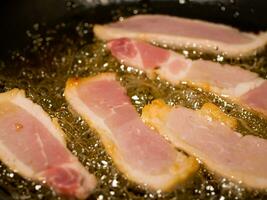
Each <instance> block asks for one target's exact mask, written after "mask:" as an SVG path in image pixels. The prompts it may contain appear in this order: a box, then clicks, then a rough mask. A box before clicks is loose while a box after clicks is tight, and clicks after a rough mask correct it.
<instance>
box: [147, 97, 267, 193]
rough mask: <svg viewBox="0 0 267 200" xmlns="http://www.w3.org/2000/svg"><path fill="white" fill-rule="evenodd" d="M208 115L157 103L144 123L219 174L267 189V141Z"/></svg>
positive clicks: (148, 108)
mask: <svg viewBox="0 0 267 200" xmlns="http://www.w3.org/2000/svg"><path fill="white" fill-rule="evenodd" d="M203 113H207V112H203V111H202V112H199V111H194V110H191V109H188V108H184V107H176V108H174V107H169V106H167V105H166V104H165V103H164V102H163V101H161V100H155V101H154V102H152V104H150V105H147V106H145V107H144V109H143V113H142V118H143V120H144V121H145V122H146V123H148V124H150V125H152V126H153V127H155V128H156V129H157V130H158V131H159V133H160V134H161V135H163V136H165V137H167V138H168V139H169V140H170V141H171V142H172V143H173V144H174V145H175V146H176V147H178V148H180V149H182V150H184V151H186V152H187V153H189V154H191V155H194V156H196V157H198V158H199V159H200V160H201V161H202V162H203V163H204V164H205V165H206V166H207V167H208V168H210V169H211V170H213V171H215V172H217V173H218V174H220V175H222V176H225V177H228V178H230V179H233V180H235V181H238V182H239V181H241V182H242V183H244V184H245V185H247V186H250V187H254V188H262V189H263V188H267V160H266V155H267V141H266V140H265V139H262V138H259V137H256V136H253V135H246V136H242V135H241V134H240V133H238V132H235V131H233V130H232V129H231V128H229V127H228V126H227V125H226V124H227V123H222V122H221V121H219V120H217V119H219V118H217V119H216V118H215V119H214V118H213V117H210V116H209V115H205V114H204V115H203Z"/></svg>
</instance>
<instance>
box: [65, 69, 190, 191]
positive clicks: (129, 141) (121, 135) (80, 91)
mask: <svg viewBox="0 0 267 200" xmlns="http://www.w3.org/2000/svg"><path fill="white" fill-rule="evenodd" d="M65 96H66V98H67V100H68V101H69V102H70V104H71V106H72V107H73V108H74V109H75V110H76V111H78V113H80V114H81V115H83V117H84V118H85V119H87V121H88V122H89V124H91V125H92V126H93V127H94V128H96V129H97V130H98V132H99V134H100V136H101V138H102V141H103V142H104V145H105V147H106V149H107V150H108V152H109V154H110V155H111V156H112V158H113V161H114V162H115V164H116V165H117V167H118V168H119V169H120V170H121V171H122V172H124V173H125V175H126V176H127V177H128V178H130V179H132V180H133V181H135V182H137V183H141V184H147V185H148V186H149V187H150V188H153V189H165V188H167V187H168V188H169V187H170V184H171V185H172V184H174V183H175V182H177V180H179V178H178V179H177V177H179V176H185V177H187V174H188V173H189V172H191V171H192V166H191V164H190V165H189V164H188V163H189V161H188V158H187V157H186V156H185V155H183V154H182V153H178V152H176V151H175V149H174V148H173V147H172V146H171V145H170V144H169V143H168V142H167V141H166V140H165V139H164V138H162V137H161V136H160V135H159V134H157V133H156V132H155V131H153V130H151V129H150V128H149V127H147V126H146V125H145V124H144V123H143V122H142V121H141V119H140V117H139V115H138V113H137V112H136V110H135V109H134V107H133V106H132V104H131V101H130V99H129V97H128V96H127V94H126V91H125V89H124V88H123V87H122V86H121V85H120V83H119V82H117V81H116V80H115V75H114V74H102V75H99V76H96V77H94V78H87V79H81V80H70V81H68V83H67V87H66V90H65ZM111 147H112V149H110V148H111ZM177 157H179V159H181V160H184V163H180V162H181V161H179V162H178V161H177ZM190 162H191V161H190ZM176 164H178V165H179V166H180V167H178V168H177V169H173V170H170V169H171V168H172V167H173V166H174V165H176ZM183 168H185V170H183ZM181 169H182V170H183V172H181ZM177 170H178V171H177ZM180 172H181V174H180Z"/></svg>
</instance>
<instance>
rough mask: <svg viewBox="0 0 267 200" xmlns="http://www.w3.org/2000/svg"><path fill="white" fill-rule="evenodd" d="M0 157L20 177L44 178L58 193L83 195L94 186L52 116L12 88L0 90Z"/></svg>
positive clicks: (21, 92) (92, 178)
mask: <svg viewBox="0 0 267 200" xmlns="http://www.w3.org/2000/svg"><path fill="white" fill-rule="evenodd" d="M0 127H1V130H0V159H1V160H2V161H3V162H4V163H5V164H6V165H7V166H8V167H10V168H11V169H12V170H14V171H15V172H18V173H19V174H20V175H22V176H23V177H24V178H27V179H31V180H35V181H44V182H46V183H47V184H48V185H49V186H50V187H52V188H53V189H54V190H55V191H56V192H57V193H58V194H61V195H63V196H68V197H75V198H79V199H84V198H86V197H87V196H88V195H89V194H90V193H91V192H92V190H93V189H94V187H95V186H96V179H95V177H94V176H93V175H92V174H90V173H89V172H88V171H87V170H86V169H85V168H84V167H83V166H82V165H81V164H80V162H79V161H78V159H77V158H76V157H75V156H73V155H72V154H71V152H70V151H69V150H68V149H67V147H66V143H65V139H64V133H63V132H62V130H61V129H60V127H59V125H58V124H57V122H56V120H55V119H53V121H52V120H51V119H50V117H49V116H48V115H47V113H45V111H43V109H42V108H41V107H40V106H39V105H37V104H35V103H33V102H32V101H31V100H29V99H27V98H26V97H25V94H24V91H23V90H19V89H13V90H11V91H8V92H5V93H1V94H0Z"/></svg>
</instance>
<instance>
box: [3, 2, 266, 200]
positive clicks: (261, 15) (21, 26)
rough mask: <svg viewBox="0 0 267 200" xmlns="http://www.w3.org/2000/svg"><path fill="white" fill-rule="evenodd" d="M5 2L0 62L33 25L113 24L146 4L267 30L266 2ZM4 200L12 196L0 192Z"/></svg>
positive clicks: (150, 7) (155, 8) (25, 41)
mask: <svg viewBox="0 0 267 200" xmlns="http://www.w3.org/2000/svg"><path fill="white" fill-rule="evenodd" d="M102 2H107V1H100V0H99V1H98V0H88V1H82V0H80V1H66V0H57V1H55V0H45V1H43V0H23V1H16V0H9V1H8V0H4V1H2V2H1V6H0V27H1V31H0V44H1V47H0V58H4V57H5V56H7V55H8V54H9V52H11V51H12V50H15V49H20V48H23V47H24V46H25V45H27V44H28V43H29V42H30V40H29V38H28V37H27V34H26V30H28V29H30V28H32V26H33V24H36V23H38V24H43V25H44V26H47V27H49V26H53V25H55V24H57V23H59V22H61V21H66V20H72V19H74V18H78V19H83V18H84V17H85V18H86V20H87V21H89V22H92V23H105V22H109V21H111V15H110V10H112V9H115V8H117V7H118V6H121V5H123V6H124V7H125V8H127V7H129V6H135V5H139V4H144V5H145V6H146V8H147V9H148V10H151V11H150V12H151V13H163V14H170V15H177V16H183V17H188V18H198V19H204V20H208V21H213V22H221V23H224V24H229V25H232V26H235V27H238V28H240V29H242V30H248V31H254V32H258V31H260V30H266V29H267V17H266V11H267V1H263V0H254V1H251V0H190V1H189V0H162V1H160V0H150V1H149V0H146V1H134V0H128V1H127V0H124V1H123V0H111V1H109V2H108V4H106V3H105V4H103V3H102ZM0 199H1V200H2V199H3V200H9V199H11V198H10V197H9V195H8V194H7V193H6V192H5V191H4V190H1V189H0Z"/></svg>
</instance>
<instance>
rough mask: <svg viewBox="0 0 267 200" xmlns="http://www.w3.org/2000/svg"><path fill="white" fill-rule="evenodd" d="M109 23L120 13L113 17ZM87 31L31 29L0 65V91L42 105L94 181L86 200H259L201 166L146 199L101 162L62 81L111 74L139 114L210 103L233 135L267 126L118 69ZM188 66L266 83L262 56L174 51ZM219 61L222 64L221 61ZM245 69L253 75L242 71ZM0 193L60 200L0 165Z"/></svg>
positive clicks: (196, 94) (82, 26)
mask: <svg viewBox="0 0 267 200" xmlns="http://www.w3.org/2000/svg"><path fill="white" fill-rule="evenodd" d="M113 12H114V13H113V14H114V19H118V18H119V16H120V17H121V16H123V14H124V12H125V11H122V10H119V9H118V10H116V11H113ZM138 12H145V9H144V8H141V9H136V8H132V9H129V10H127V15H129V13H132V14H137V13H138ZM91 31H92V24H90V23H88V22H86V21H84V20H78V21H74V22H71V23H61V24H58V25H57V26H55V27H54V28H53V29H49V30H46V32H45V33H41V31H39V26H38V25H35V26H34V28H33V30H31V31H28V32H27V34H28V35H29V37H31V39H32V45H30V46H29V47H28V48H26V49H25V50H24V51H20V52H13V54H12V57H11V59H9V60H5V61H2V62H1V63H0V89H1V91H2V92H3V91H7V90H10V89H12V88H14V87H18V88H21V89H24V90H25V91H26V92H27V95H28V97H29V98H30V99H32V100H33V101H34V102H36V103H37V104H39V105H41V106H42V107H43V108H44V110H45V111H46V112H48V113H49V115H50V116H51V117H57V118H58V119H59V122H60V125H61V127H62V129H63V130H64V132H65V133H66V136H67V137H66V138H67V145H68V148H69V149H70V150H71V151H72V153H73V154H74V155H75V156H77V157H78V158H79V160H80V161H81V162H82V163H83V165H84V166H85V167H86V168H87V169H88V170H89V171H90V172H92V173H94V174H95V175H96V177H97V179H98V180H99V184H98V186H97V188H96V190H95V192H94V193H93V194H92V195H91V196H90V199H98V200H102V199H220V200H224V199H265V198H267V191H257V190H250V189H246V188H244V187H242V186H241V185H240V184H238V183H233V182H231V181H229V180H227V179H224V178H220V177H217V176H216V175H215V174H213V173H212V172H210V171H208V170H207V169H206V168H205V167H204V166H201V168H200V170H199V171H198V172H197V174H196V175H195V176H194V177H193V178H192V179H191V180H189V181H187V182H186V183H185V184H183V185H181V186H177V189H175V190H174V191H173V192H170V193H163V192H161V191H156V192H149V191H146V190H144V189H142V187H140V186H138V185H136V184H134V183H132V182H130V181H128V180H126V179H125V178H124V176H123V175H122V174H121V173H120V172H119V171H118V170H117V169H116V167H115V166H114V165H113V163H112V160H111V158H110V157H109V156H108V155H107V154H106V152H105V149H104V148H103V146H102V144H101V142H100V141H99V138H98V136H97V133H96V132H95V131H93V130H92V129H90V127H88V125H87V124H86V122H85V121H84V120H83V119H82V118H81V117H79V116H78V115H77V114H75V113H74V112H72V110H71V109H70V108H69V107H68V104H67V103H66V101H65V99H64V96H63V91H64V86H65V82H66V80H67V79H68V78H69V77H74V76H75V77H83V76H92V75H95V74H98V73H100V72H106V71H112V72H116V73H117V77H118V80H120V81H121V84H122V85H124V86H125V87H126V88H127V91H128V95H129V97H130V98H131V100H132V103H133V105H134V106H135V107H136V109H137V111H138V112H139V113H140V112H141V110H142V108H143V107H144V106H145V105H146V104H147V103H149V102H151V101H152V100H153V99H156V98H163V99H164V100H165V101H166V102H168V103H169V104H170V105H182V106H186V107H188V108H192V109H198V108H200V107H201V106H202V105H203V104H204V103H206V102H213V103H215V104H216V105H218V106H220V108H221V109H222V110H223V111H224V112H225V113H227V114H229V115H231V116H234V117H236V118H237V119H238V122H239V125H238V128H237V129H238V131H239V132H241V133H242V134H244V135H245V134H254V135H257V136H259V137H263V138H267V129H266V126H267V120H266V119H265V118H264V117H262V116H260V115H258V114H256V113H253V112H251V111H249V110H244V109H243V108H242V107H240V106H238V105H236V104H234V103H233V102H229V101H227V100H226V99H223V98H221V97H219V96H216V95H214V94H212V93H208V92H205V91H202V90H201V89H200V88H192V87H190V86H188V85H187V84H185V83H182V84H180V85H178V86H172V85H170V84H169V83H168V82H166V81H163V80H160V78H159V77H158V78H156V79H154V80H150V79H148V78H147V77H146V75H145V74H144V73H143V72H141V71H138V70H136V69H134V68H132V67H131V66H125V65H121V64H119V63H118V62H117V61H116V60H115V59H114V58H112V57H111V56H110V54H109V53H108V52H107V51H106V50H105V45H104V44H103V43H102V42H100V41H97V40H95V39H93V40H92V39H91V38H92V32H91ZM181 52H182V53H184V54H185V56H188V57H190V58H198V57H203V58H207V59H217V58H218V56H219V60H218V59H217V61H219V62H222V63H223V62H231V63H239V64H240V63H241V64H242V66H243V67H245V68H248V69H249V70H252V71H256V72H258V73H259V74H260V75H261V76H262V77H266V69H267V51H265V52H263V53H262V54H261V55H258V56H255V57H253V58H250V59H246V60H240V59H237V60H229V59H228V60H227V59H224V57H223V56H222V55H217V56H214V55H205V54H202V53H201V52H196V51H192V50H183V51H181ZM220 57H222V58H220ZM250 66H252V67H253V68H249V67H250ZM0 186H1V187H2V188H4V190H5V191H6V192H8V193H9V194H11V195H12V198H14V199H64V198H63V197H59V196H57V195H56V194H55V193H54V192H53V191H52V190H50V189H49V188H47V187H46V186H44V185H41V184H40V183H37V182H32V181H29V180H25V179H23V178H22V177H20V176H19V175H18V174H16V173H14V172H12V171H11V170H9V169H8V168H7V167H5V165H4V164H1V165H0Z"/></svg>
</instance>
